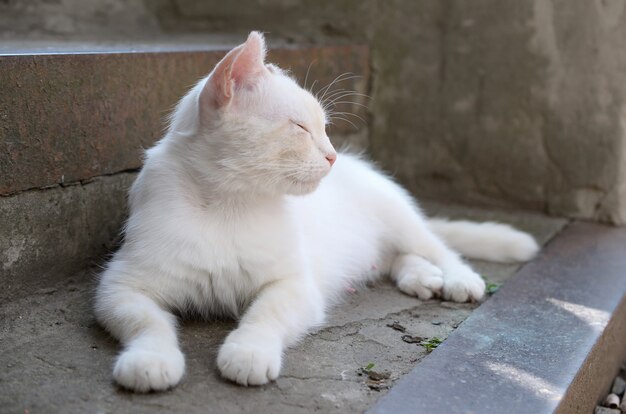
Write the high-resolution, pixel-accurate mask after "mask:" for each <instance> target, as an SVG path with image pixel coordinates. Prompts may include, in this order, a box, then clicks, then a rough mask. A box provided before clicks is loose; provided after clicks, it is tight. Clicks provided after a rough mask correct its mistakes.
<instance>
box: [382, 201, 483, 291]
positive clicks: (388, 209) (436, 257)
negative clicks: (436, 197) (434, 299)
mask: <svg viewBox="0 0 626 414" xmlns="http://www.w3.org/2000/svg"><path fill="white" fill-rule="evenodd" d="M389 200H390V199H389V198H388V199H387V201H388V204H387V206H385V209H384V210H383V211H382V214H383V215H384V217H383V219H384V222H385V224H386V225H387V226H388V230H389V238H390V243H391V244H392V246H393V250H395V251H396V252H397V253H398V256H397V257H396V258H394V260H393V262H392V267H391V276H392V278H394V279H395V280H396V283H397V284H398V287H399V288H400V290H402V291H403V292H405V293H408V294H411V295H415V296H418V297H420V298H429V297H431V296H434V295H437V294H439V292H441V295H442V296H443V298H444V299H446V300H452V301H455V302H466V301H478V300H480V299H482V297H483V296H484V292H485V282H484V281H483V279H482V278H481V277H480V276H479V275H478V274H477V273H476V272H474V271H473V270H472V269H471V267H469V266H468V265H467V264H466V263H464V262H463V260H462V259H461V257H460V256H459V255H458V254H457V253H456V252H454V251H453V250H451V249H450V248H448V247H447V246H446V245H445V243H444V242H443V241H442V240H441V239H440V238H439V237H437V236H436V235H435V234H434V233H433V232H432V231H431V230H430V229H429V228H428V225H427V223H426V221H425V219H424V218H423V217H422V215H421V214H420V212H419V210H417V209H416V208H415V207H414V206H413V205H411V203H409V202H408V201H406V200H404V199H402V198H398V199H397V200H394V201H396V202H395V203H389ZM440 278H442V279H443V280H442V281H441V279H440ZM440 282H442V283H440Z"/></svg>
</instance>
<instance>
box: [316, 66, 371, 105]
mask: <svg viewBox="0 0 626 414" xmlns="http://www.w3.org/2000/svg"><path fill="white" fill-rule="evenodd" d="M361 77H362V76H360V75H355V74H353V73H351V72H346V73H342V74H341V75H339V76H337V77H336V78H335V79H334V80H333V81H332V82H331V83H329V84H328V85H327V86H325V87H323V88H321V89H320V90H319V91H318V92H317V94H316V95H315V96H316V97H318V95H319V94H320V93H321V92H322V91H323V94H322V96H321V97H319V98H318V99H319V100H320V101H323V100H324V97H325V96H326V94H327V93H328V91H329V90H330V88H332V86H333V85H334V84H336V83H339V82H345V81H347V80H350V79H355V78H361Z"/></svg>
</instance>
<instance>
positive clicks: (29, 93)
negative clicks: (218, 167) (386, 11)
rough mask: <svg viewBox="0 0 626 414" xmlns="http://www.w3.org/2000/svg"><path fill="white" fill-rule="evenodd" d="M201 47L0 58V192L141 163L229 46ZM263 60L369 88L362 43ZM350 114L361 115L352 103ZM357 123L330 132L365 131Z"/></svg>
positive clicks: (286, 50) (289, 51) (287, 51)
mask: <svg viewBox="0 0 626 414" xmlns="http://www.w3.org/2000/svg"><path fill="white" fill-rule="evenodd" d="M198 48H200V47H196V50H184V49H183V50H181V47H180V46H177V47H172V48H171V50H169V51H168V50H167V48H163V49H162V50H159V51H156V52H155V51H148V52H139V51H137V50H135V51H133V52H128V53H123V52H119V51H117V50H116V49H114V50H112V53H105V52H104V51H102V50H100V52H99V53H59V54H31V55H24V54H16V53H13V54H6V53H5V54H4V55H0V85H2V88H0V195H6V194H11V193H15V192H19V191H23V190H27V189H32V188H41V187H45V186H49V185H53V184H61V183H70V182H76V181H78V180H84V179H88V178H92V177H96V176H100V175H104V174H112V173H117V172H120V171H125V170H129V169H136V168H139V166H140V165H141V150H142V148H146V147H149V146H151V145H152V144H153V143H154V141H155V140H157V139H159V138H160V137H161V136H162V134H163V129H164V126H165V124H164V118H165V115H167V113H168V112H169V111H170V109H171V108H172V107H173V105H175V104H176V102H177V101H178V100H179V99H180V98H181V97H182V95H183V94H184V93H185V92H186V91H187V90H188V89H189V87H190V86H191V85H193V84H194V83H195V82H196V81H197V80H198V79H200V78H201V77H202V76H204V75H206V74H207V73H208V72H209V71H210V70H211V69H212V67H213V66H214V65H215V63H217V62H218V61H219V59H220V58H221V57H222V56H223V55H224V53H225V51H227V50H228V47H226V46H219V47H213V48H211V47H204V49H200V50H198ZM269 60H270V61H273V62H276V63H278V64H279V65H281V66H282V67H284V68H289V69H291V70H292V72H293V73H294V75H295V76H296V77H298V78H300V79H302V80H303V79H304V77H305V74H306V72H307V69H308V68H309V65H310V64H312V63H314V64H312V65H311V71H310V74H309V82H312V80H313V79H317V80H318V82H317V85H318V87H319V86H320V85H325V84H328V83H330V82H331V81H332V80H333V79H334V78H335V76H337V75H339V74H342V73H345V72H351V73H355V74H359V75H361V76H362V78H355V79H350V80H348V81H346V82H345V83H344V84H342V87H345V88H349V89H355V90H357V91H358V92H360V93H367V87H368V84H367V82H368V78H369V56H368V49H367V47H362V46H334V47H333V46H325V47H280V48H276V49H273V50H271V52H270V56H269ZM342 110H345V109H342ZM347 110H349V111H352V112H355V113H360V114H361V115H360V116H362V117H364V111H363V109H362V108H361V107H359V106H357V105H354V107H352V106H350V107H349V108H348V109H347ZM355 125H356V128H355V127H353V126H352V125H349V124H346V125H338V127H337V128H336V129H335V130H334V131H331V132H332V133H335V134H345V133H355V129H356V133H358V132H360V130H364V129H365V128H366V126H365V125H362V124H359V123H355Z"/></svg>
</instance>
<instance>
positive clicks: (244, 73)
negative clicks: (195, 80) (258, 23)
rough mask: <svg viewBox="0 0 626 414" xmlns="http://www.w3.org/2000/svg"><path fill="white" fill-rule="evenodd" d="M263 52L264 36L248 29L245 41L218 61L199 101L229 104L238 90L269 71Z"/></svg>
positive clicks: (219, 105)
mask: <svg viewBox="0 0 626 414" xmlns="http://www.w3.org/2000/svg"><path fill="white" fill-rule="evenodd" d="M265 53H266V49H265V39H264V38H263V35H262V34H261V33H259V32H251V33H250V35H248V39H247V40H246V42H245V43H244V44H242V45H239V46H237V47H236V48H234V49H233V50H231V51H230V52H228V53H227V54H226V56H224V58H223V59H222V60H221V61H220V62H219V63H218V64H217V66H216V67H215V69H214V70H213V72H212V73H211V76H210V77H209V79H208V81H207V83H206V85H205V87H204V89H203V91H202V95H201V98H202V100H203V101H205V102H206V103H209V104H213V105H215V106H217V107H224V106H226V105H228V103H229V102H230V101H231V99H232V98H233V96H234V94H235V93H236V90H237V89H239V88H241V87H246V86H251V85H254V83H255V82H257V81H258V80H259V78H260V77H262V76H263V75H264V74H266V73H268V70H267V68H266V67H265Z"/></svg>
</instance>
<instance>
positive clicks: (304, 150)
mask: <svg viewBox="0 0 626 414" xmlns="http://www.w3.org/2000/svg"><path fill="white" fill-rule="evenodd" d="M264 54H265V49H264V43H263V38H262V37H261V36H260V35H259V34H257V33H252V34H251V35H250V37H249V38H248V41H247V42H246V43H245V44H244V45H242V46H239V47H238V48H236V49H234V50H233V51H231V52H230V53H229V54H228V55H227V56H226V57H225V58H224V60H223V61H222V62H221V63H220V64H218V66H217V67H216V69H215V70H214V71H213V72H212V73H211V75H209V77H207V78H206V79H204V80H203V81H201V82H200V83H199V84H198V85H197V86H196V87H195V88H193V89H192V90H191V91H190V93H189V94H188V95H187V96H186V97H185V98H183V100H182V101H181V103H180V104H179V106H178V108H177V109H176V111H175V113H174V115H173V117H172V122H171V126H170V129H169V131H168V133H167V135H166V136H165V138H164V139H163V140H161V141H160V142H159V143H158V144H157V145H156V146H155V147H153V148H152V149H150V150H149V151H148V152H147V154H146V160H145V164H144V168H143V169H142V171H141V173H140V174H139V177H138V178H137V180H136V182H135V184H134V185H133V187H132V189H131V192H130V217H129V219H128V223H127V226H126V229H125V240H124V244H123V246H122V247H121V249H120V250H119V251H118V252H117V253H116V254H115V256H114V258H113V259H112V260H111V262H110V263H109V264H108V266H107V268H106V270H105V271H104V273H103V274H102V277H101V280H100V284H99V287H98V291H97V295H96V305H95V312H96V316H97V318H98V320H99V321H100V323H101V324H102V325H103V326H104V327H106V328H107V329H108V330H109V331H110V332H111V333H112V334H113V335H114V336H115V337H117V338H118V339H119V340H120V341H121V343H122V344H123V345H124V350H123V351H122V353H121V354H120V356H119V358H118V359H117V361H116V363H115V367H114V370H113V376H114V378H115V380H116V381H117V382H118V383H119V384H120V385H122V386H124V387H126V388H129V389H132V390H135V391H139V392H143V391H149V390H163V389H166V388H168V387H171V386H174V385H176V384H177V383H178V382H179V381H180V380H181V378H182V376H183V372H184V359H183V356H182V353H181V352H180V349H179V347H178V343H177V335H176V318H175V316H174V315H173V314H172V312H178V313H181V314H183V315H184V314H185V313H188V312H193V313H196V314H201V315H204V316H209V315H226V316H231V317H235V318H239V319H240V322H239V327H238V328H237V329H236V330H235V331H233V332H232V333H231V334H230V335H229V336H228V337H227V338H226V340H225V342H224V345H223V346H222V348H221V349H220V351H219V355H218V359H217V364H218V367H219V369H220V371H221V373H222V375H223V376H224V377H226V378H228V379H230V380H232V381H235V382H237V383H239V384H242V385H258V384H264V383H266V382H268V381H270V380H273V379H275V378H276V377H277V376H278V374H279V372H280V368H281V360H282V353H283V351H284V349H285V348H286V347H288V346H290V345H291V344H293V343H294V342H296V341H297V340H298V339H299V338H301V337H302V336H303V335H305V334H306V332H307V331H308V330H309V329H310V328H311V327H313V326H315V325H319V324H321V323H323V321H324V315H325V311H326V309H327V307H328V305H329V304H331V303H332V302H333V301H334V300H335V299H337V298H338V297H340V296H341V292H342V291H343V290H344V288H345V287H346V285H347V284H348V283H353V282H359V281H364V280H366V279H371V278H375V277H378V276H380V275H385V274H390V275H391V277H392V278H393V279H394V280H396V281H397V284H398V286H399V288H400V289H401V290H402V291H403V292H405V293H407V294H409V295H415V296H418V297H420V298H424V299H427V298H430V297H433V296H437V295H441V296H443V297H444V298H445V299H451V300H455V301H468V300H474V301H477V300H480V299H481V298H482V297H483V294H484V288H485V285H484V282H483V281H482V279H481V278H480V276H479V275H477V274H476V273H475V272H474V271H472V269H471V268H470V267H469V266H467V265H466V264H465V263H464V262H463V261H462V260H461V258H460V257H459V255H458V254H457V253H455V252H454V251H453V250H451V249H449V248H448V247H447V246H446V244H445V243H444V242H443V241H442V240H441V239H440V238H438V237H437V236H436V235H435V234H434V233H433V232H432V231H431V230H430V228H429V224H427V222H426V220H425V219H424V217H423V216H422V214H421V213H420V210H419V209H418V207H417V206H416V204H415V202H414V201H413V199H412V198H411V197H410V196H409V195H408V193H407V192H406V191H404V190H403V189H402V188H400V187H399V186H398V185H396V184H395V183H393V182H392V181H391V180H390V179H389V178H387V177H386V176H385V175H383V174H381V173H379V172H377V171H376V170H375V169H374V168H372V166H371V165H370V164H369V163H368V162H366V161H364V160H362V159H360V158H358V157H355V156H353V155H349V154H340V155H339V157H338V159H337V161H336V163H335V164H334V166H332V172H331V168H330V167H331V164H332V161H333V160H334V157H335V152H334V149H333V148H332V146H331V145H330V142H329V140H328V137H327V136H326V133H325V122H326V119H325V116H326V115H325V113H324V111H323V110H322V108H321V107H320V104H319V103H318V102H317V100H316V99H315V98H314V97H313V96H312V95H311V94H309V93H308V92H307V91H304V90H303V89H301V88H300V87H299V86H298V85H297V84H296V83H295V82H294V81H293V80H292V79H291V78H289V77H288V76H287V75H285V74H284V73H283V72H282V71H281V70H280V69H278V68H276V67H271V66H266V65H265V64H264V63H263V58H264ZM298 124H301V125H302V127H300V126H298ZM329 172H330V173H329ZM322 178H323V179H322ZM431 225H433V224H431ZM459 226H460V227H459ZM468 226H469V227H468ZM471 226H475V225H472V224H468V223H462V224H460V225H459V224H454V223H447V224H441V223H439V224H436V225H434V227H435V228H436V229H437V231H441V233H442V234H443V235H444V236H445V238H446V239H448V242H449V243H450V244H451V245H453V246H457V247H459V249H460V250H461V251H462V252H464V253H467V254H469V255H475V256H476V257H483V258H490V259H494V260H510V259H528V258H529V257H530V256H532V254H533V253H534V252H535V251H536V245H535V244H532V243H530V242H529V239H530V238H529V236H527V235H524V234H523V233H520V232H517V231H515V230H512V229H509V228H507V227H504V226H499V225H493V224H491V225H485V226H486V230H487V232H486V233H482V232H480V231H475V230H476V228H474V227H471ZM455 228H456V229H457V230H455ZM459 229H460V230H459ZM492 237H493V238H494V239H497V242H492V241H491V238H492ZM472 240H474V241H473V242H472ZM476 241H479V243H476ZM510 242H513V244H515V246H514V247H512V248H507V247H504V245H508V244H509V243H510ZM472 243H473V244H474V246H472ZM494 243H495V245H493V244H494ZM481 246H482V248H481ZM485 250H488V251H485Z"/></svg>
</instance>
